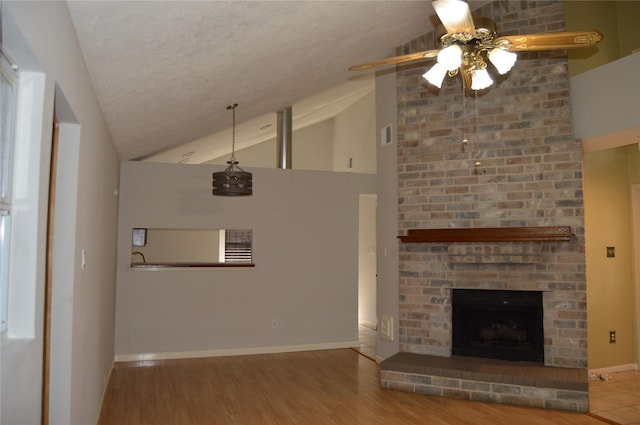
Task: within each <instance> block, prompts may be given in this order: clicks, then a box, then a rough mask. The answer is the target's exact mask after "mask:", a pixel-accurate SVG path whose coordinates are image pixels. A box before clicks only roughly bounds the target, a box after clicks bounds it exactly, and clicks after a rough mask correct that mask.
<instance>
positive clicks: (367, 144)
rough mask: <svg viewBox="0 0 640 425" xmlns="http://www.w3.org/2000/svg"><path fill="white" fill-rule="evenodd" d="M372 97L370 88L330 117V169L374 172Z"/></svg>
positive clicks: (374, 150) (374, 132) (373, 113)
mask: <svg viewBox="0 0 640 425" xmlns="http://www.w3.org/2000/svg"><path fill="white" fill-rule="evenodd" d="M375 99H376V96H375V93H374V92H371V93H369V94H367V95H366V96H364V97H363V98H362V99H360V100H358V101H357V102H356V103H354V104H353V105H351V106H350V107H349V108H347V109H345V110H344V111H342V112H341V113H340V114H338V115H336V116H335V117H334V119H333V121H334V124H333V127H334V130H333V131H334V133H333V170H334V171H352V172H356V173H370V174H375V173H376V145H375V140H376V126H375V125H376V104H375ZM349 158H351V159H352V161H351V165H352V167H351V168H348V161H349Z"/></svg>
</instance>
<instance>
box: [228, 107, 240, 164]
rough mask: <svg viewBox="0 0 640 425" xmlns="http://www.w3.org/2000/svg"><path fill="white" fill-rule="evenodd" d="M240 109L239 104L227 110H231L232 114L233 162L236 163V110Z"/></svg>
mask: <svg viewBox="0 0 640 425" xmlns="http://www.w3.org/2000/svg"><path fill="white" fill-rule="evenodd" d="M237 107H238V104H237V103H233V104H231V105H229V106H227V109H230V110H231V112H232V114H233V115H232V116H233V118H232V121H231V162H233V163H235V162H236V108H237Z"/></svg>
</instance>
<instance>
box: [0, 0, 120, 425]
mask: <svg viewBox="0 0 640 425" xmlns="http://www.w3.org/2000/svg"><path fill="white" fill-rule="evenodd" d="M2 31H3V46H2V47H3V50H4V51H5V52H6V53H7V54H8V55H9V56H10V57H11V58H12V59H13V60H14V61H15V62H17V63H18V65H19V66H20V67H21V69H22V70H23V71H33V72H35V73H41V75H43V77H44V78H45V81H46V83H45V93H44V97H42V101H43V102H44V103H43V104H41V105H40V106H39V108H40V109H41V110H40V115H41V116H42V121H41V127H40V136H39V139H38V143H39V144H40V147H41V152H42V156H41V157H39V158H37V157H35V158H33V161H35V163H36V164H38V165H39V167H40V168H39V170H38V171H39V179H40V184H39V185H38V186H36V187H34V190H37V191H38V194H37V197H39V199H40V202H39V203H38V205H37V207H38V215H39V217H40V221H39V225H38V226H36V227H35V229H36V230H37V235H36V237H35V238H34V239H32V240H30V241H28V243H30V244H32V245H33V246H35V247H37V249H36V250H35V252H36V253H35V256H32V257H27V258H25V259H24V260H25V261H30V262H31V263H32V267H33V269H32V270H34V271H35V272H37V277H36V279H37V282H36V285H35V286H34V293H33V294H31V298H32V300H31V301H32V302H33V303H35V304H34V305H35V309H36V310H35V313H34V314H35V316H34V317H35V319H36V320H35V326H36V328H35V329H34V332H33V337H28V338H23V339H20V340H17V339H12V338H6V337H4V336H3V339H2V353H1V354H2V372H3V373H2V378H1V379H2V380H1V393H2V400H1V401H2V404H1V409H2V410H1V412H0V422H2V423H3V424H8V425H10V424H21V425H22V424H33V423H40V402H41V399H40V391H41V388H40V387H39V385H40V382H41V374H42V334H43V329H42V317H43V293H44V264H45V262H44V252H45V247H46V242H45V241H46V238H45V236H46V225H44V226H43V225H42V223H43V221H42V218H43V217H46V209H47V208H46V198H47V183H48V172H49V169H48V153H49V151H50V143H51V129H52V126H51V124H52V115H53V103H54V96H53V94H54V92H55V94H56V99H55V102H56V113H57V114H58V118H59V119H60V121H61V122H63V123H71V124H77V125H79V132H78V131H76V130H74V131H72V132H71V133H74V134H68V136H69V137H68V138H66V139H65V138H61V143H62V142H64V140H67V141H71V142H74V141H75V142H77V143H78V146H75V147H74V146H71V147H69V148H70V151H73V152H74V153H77V155H78V156H77V159H76V161H75V164H72V165H75V167H77V168H75V169H74V167H71V168H70V169H69V170H70V171H71V172H72V173H73V174H74V175H72V176H71V175H68V173H67V174H64V175H63V177H64V178H70V179H73V180H75V183H76V184H77V189H73V190H74V191H75V192H73V190H72V191H71V192H73V193H71V192H69V190H70V188H72V187H73V186H74V185H73V184H67V183H64V184H63V186H64V188H65V192H64V195H65V197H64V198H63V199H65V200H66V201H68V203H64V204H62V205H60V204H58V205H57V206H56V215H65V214H70V215H71V216H75V220H73V221H72V222H69V221H68V220H67V221H65V220H61V221H58V222H57V223H56V227H55V230H56V232H57V233H56V235H57V236H56V237H58V238H67V240H68V239H72V240H71V242H70V243H68V244H65V246H66V247H67V248H68V249H70V250H71V251H72V252H59V251H58V252H54V261H56V260H55V258H56V256H61V257H62V258H64V259H70V260H71V261H67V262H66V263H65V262H64V261H63V262H60V263H59V264H58V265H59V266H60V267H61V268H59V269H58V270H57V272H58V273H57V275H56V276H57V278H58V279H64V280H65V281H64V288H65V291H67V290H68V291H69V292H65V294H66V295H67V296H66V297H64V299H63V300H60V297H55V296H54V303H56V304H54V306H53V310H54V311H60V310H59V309H60V308H64V309H65V313H68V314H64V315H62V316H64V320H66V323H62V324H60V323H56V322H55V320H58V319H60V318H61V315H57V318H54V319H52V320H54V322H53V323H52V327H54V328H55V329H57V331H58V334H57V335H58V336H57V337H56V338H57V339H56V340H54V341H52V350H54V351H52V362H56V364H52V367H56V372H57V373H58V375H56V376H53V375H52V382H51V385H52V392H55V391H56V390H58V389H61V390H62V391H61V392H57V393H56V395H55V397H54V396H52V400H54V399H55V400H54V402H55V405H54V406H52V407H53V408H52V409H51V415H52V416H51V423H52V424H57V423H67V424H69V423H73V424H89V423H95V422H96V419H97V416H98V413H99V408H100V403H101V398H102V394H103V390H104V381H105V376H106V375H107V374H108V372H109V370H110V368H111V365H112V362H113V332H114V313H115V309H114V300H115V294H114V289H115V250H116V244H115V242H116V238H115V235H116V225H117V221H116V217H117V198H115V197H114V195H113V191H114V189H116V188H117V186H118V168H119V164H118V158H117V155H116V152H115V149H114V147H113V143H112V141H111V137H110V135H109V131H108V129H107V127H106V124H105V122H104V120H103V117H102V113H101V111H100V108H99V106H98V103H97V100H96V97H95V94H94V92H93V85H92V83H91V80H90V78H89V75H88V73H87V70H86V67H85V64H84V60H83V57H82V54H81V52H80V48H79V44H78V41H77V39H76V35H75V31H74V28H73V26H72V24H71V19H70V16H69V12H68V10H67V5H66V2H62V1H43V2H35V1H29V2H21V1H15V2H14V1H6V0H3V1H2ZM34 112H37V111H34ZM67 133H69V132H67ZM34 137H35V136H34ZM63 151H64V149H63ZM63 163H64V161H63ZM69 170H67V171H69ZM36 174H37V173H36ZM74 205H77V208H74ZM54 246H56V245H54ZM19 249H21V248H19ZM82 249H84V250H85V252H86V258H87V263H86V268H84V269H82V268H81V267H80V261H79V260H80V252H81V250H82ZM17 255H18V256H19V255H20V251H18V252H17ZM55 279H56V277H55V276H54V293H55V290H56V289H55V288H56V284H57V283H58V282H56V280H55ZM14 284H19V285H23V284H24V282H21V281H20V282H15V281H12V282H11V283H10V285H14ZM69 310H70V311H69ZM10 320H11V318H10ZM58 325H61V326H58ZM9 327H10V328H11V323H9ZM60 382H62V384H63V385H64V387H63V386H61V387H58V386H57V384H58V383H60ZM56 397H57V398H56Z"/></svg>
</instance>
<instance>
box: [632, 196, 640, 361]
mask: <svg viewBox="0 0 640 425" xmlns="http://www.w3.org/2000/svg"><path fill="white" fill-rule="evenodd" d="M631 217H632V223H631V226H632V227H631V229H632V231H633V238H632V239H633V255H634V261H633V264H634V288H635V297H636V300H635V301H636V303H635V304H636V305H635V307H636V308H635V313H636V320H635V323H636V357H635V358H636V363H640V184H634V185H631Z"/></svg>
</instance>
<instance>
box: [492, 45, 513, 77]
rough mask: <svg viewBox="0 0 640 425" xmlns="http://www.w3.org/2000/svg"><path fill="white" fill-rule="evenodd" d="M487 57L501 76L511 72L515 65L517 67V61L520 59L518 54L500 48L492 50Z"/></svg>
mask: <svg viewBox="0 0 640 425" xmlns="http://www.w3.org/2000/svg"><path fill="white" fill-rule="evenodd" d="M487 56H488V57H489V60H490V61H491V63H492V64H493V66H495V67H496V69H497V70H498V72H499V73H500V74H501V75H504V74H506V73H507V72H509V71H510V70H511V68H513V65H515V63H516V59H517V58H518V55H517V54H515V53H513V52H508V51H506V50H504V49H500V48H498V47H496V48H495V49H491V50H490V51H489V54H488V55H487Z"/></svg>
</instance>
